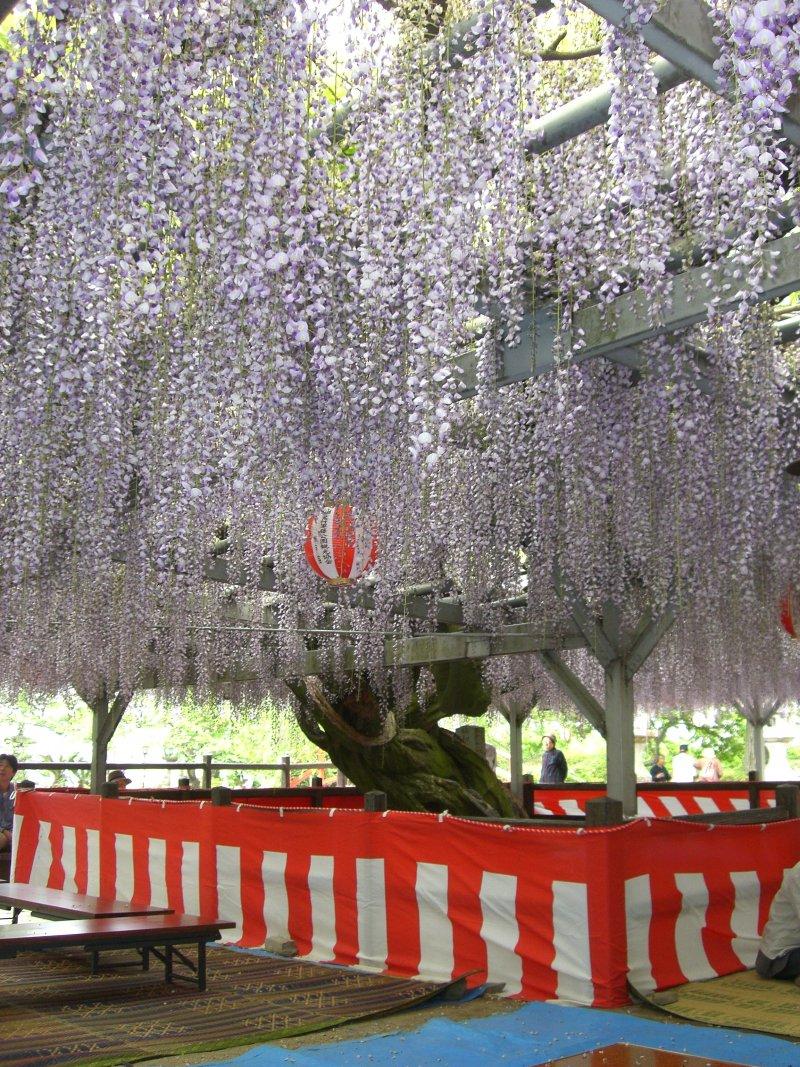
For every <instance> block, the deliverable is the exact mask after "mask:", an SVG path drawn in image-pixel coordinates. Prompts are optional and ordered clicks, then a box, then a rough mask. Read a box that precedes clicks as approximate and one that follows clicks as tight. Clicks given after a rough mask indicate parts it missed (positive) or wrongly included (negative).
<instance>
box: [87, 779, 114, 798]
mask: <svg viewBox="0 0 800 1067" xmlns="http://www.w3.org/2000/svg"><path fill="white" fill-rule="evenodd" d="M92 792H94V790H92ZM97 792H98V793H99V794H100V796H101V797H104V798H105V799H106V800H119V786H118V785H117V783H116V782H103V784H102V785H101V786H100V788H99V789H98V791H97Z"/></svg>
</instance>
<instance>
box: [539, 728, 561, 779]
mask: <svg viewBox="0 0 800 1067" xmlns="http://www.w3.org/2000/svg"><path fill="white" fill-rule="evenodd" d="M566 777H567V761H566V758H565V757H564V753H563V752H562V751H561V750H560V749H558V748H556V739H555V737H554V736H553V735H552V734H548V735H547V736H546V737H545V738H544V752H543V753H542V773H541V774H540V775H539V781H540V782H543V783H545V784H551V785H560V783H561V782H563V781H564V780H565V779H566Z"/></svg>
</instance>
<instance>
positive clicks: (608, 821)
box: [586, 797, 625, 826]
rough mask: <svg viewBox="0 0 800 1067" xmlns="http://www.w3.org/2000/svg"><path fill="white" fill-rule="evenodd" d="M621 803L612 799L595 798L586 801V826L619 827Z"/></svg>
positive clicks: (621, 820)
mask: <svg viewBox="0 0 800 1067" xmlns="http://www.w3.org/2000/svg"><path fill="white" fill-rule="evenodd" d="M624 821H625V820H624V819H623V817H622V801H621V800H615V799H614V798H613V797H595V798H594V800H587V801H586V825H587V826H621V825H622V823H623V822H624Z"/></svg>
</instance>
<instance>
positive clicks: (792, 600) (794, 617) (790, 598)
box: [780, 586, 800, 640]
mask: <svg viewBox="0 0 800 1067" xmlns="http://www.w3.org/2000/svg"><path fill="white" fill-rule="evenodd" d="M780 619H781V626H782V627H783V628H784V630H785V631H786V632H787V634H788V635H789V637H794V638H795V640H800V614H798V612H797V604H796V593H795V591H794V589H793V588H792V586H789V588H788V589H787V591H786V596H785V597H784V598H783V600H781V607H780Z"/></svg>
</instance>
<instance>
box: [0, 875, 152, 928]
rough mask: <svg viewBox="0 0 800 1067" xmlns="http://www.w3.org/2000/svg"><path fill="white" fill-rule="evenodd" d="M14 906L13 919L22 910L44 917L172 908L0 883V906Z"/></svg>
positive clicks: (101, 916)
mask: <svg viewBox="0 0 800 1067" xmlns="http://www.w3.org/2000/svg"><path fill="white" fill-rule="evenodd" d="M3 906H5V907H9V908H13V909H14V915H13V917H12V919H11V921H12V923H15V922H16V921H17V919H18V918H19V913H20V912H21V911H23V910H24V911H30V912H32V913H33V915H34V916H37V917H41V918H45V919H110V918H112V917H115V916H120V915H167V914H168V913H169V912H171V911H172V909H171V908H161V907H152V906H150V905H145V904H130V903H129V902H127V901H124V900H112V899H110V898H108V897H93V896H88V895H87V894H85V893H71V892H69V891H68V890H66V889H47V888H45V887H44V886H38V885H27V884H26V883H25V882H5V883H0V907H3Z"/></svg>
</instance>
